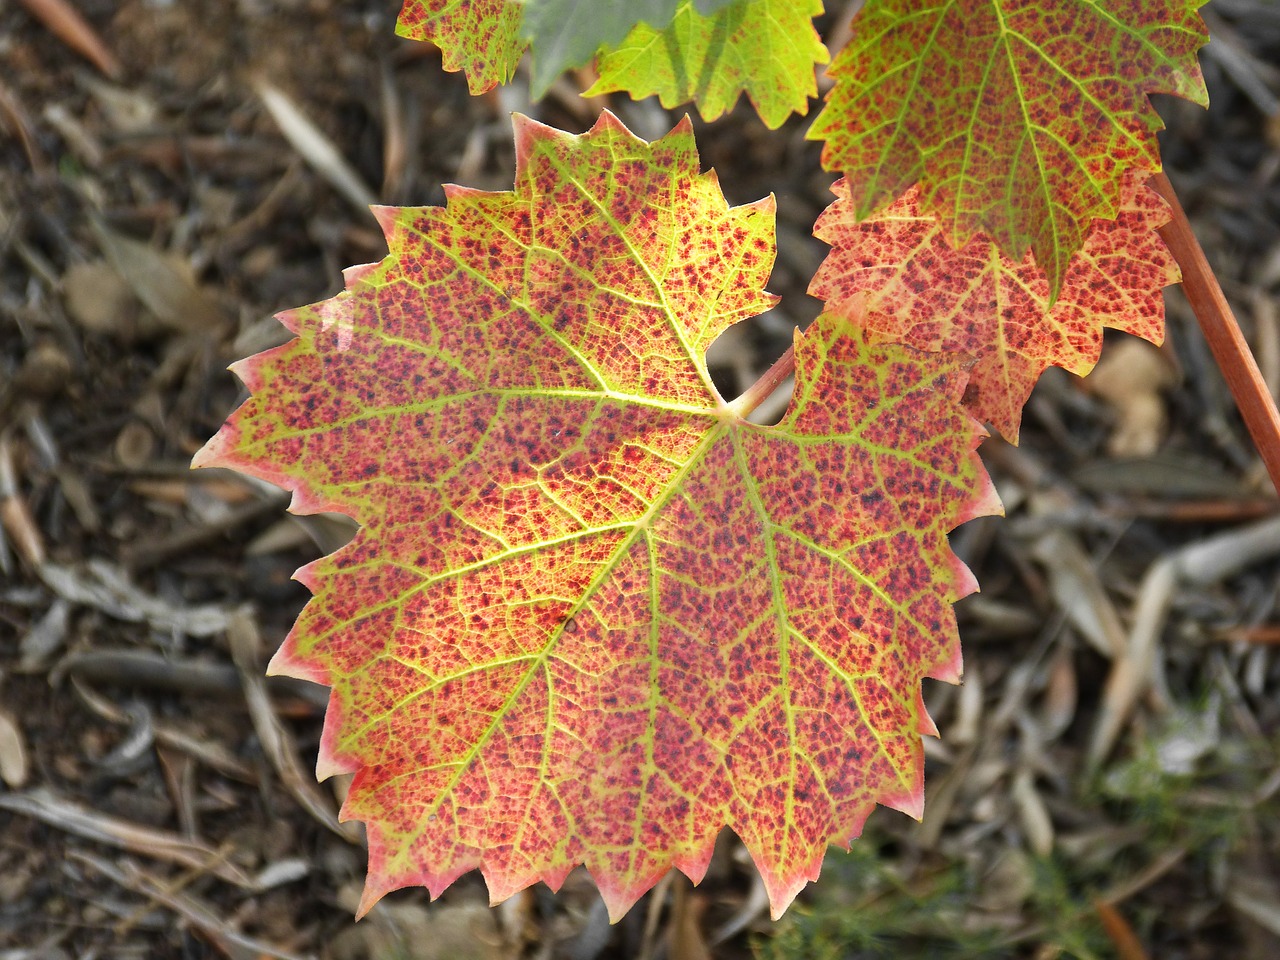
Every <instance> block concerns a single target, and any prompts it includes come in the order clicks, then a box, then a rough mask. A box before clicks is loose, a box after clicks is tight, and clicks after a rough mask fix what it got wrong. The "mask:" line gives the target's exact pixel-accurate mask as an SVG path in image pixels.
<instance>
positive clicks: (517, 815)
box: [195, 114, 997, 918]
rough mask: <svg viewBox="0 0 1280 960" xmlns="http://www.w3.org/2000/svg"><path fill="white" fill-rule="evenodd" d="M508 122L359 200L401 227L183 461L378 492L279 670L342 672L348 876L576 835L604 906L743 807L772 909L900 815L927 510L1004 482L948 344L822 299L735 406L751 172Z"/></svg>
mask: <svg viewBox="0 0 1280 960" xmlns="http://www.w3.org/2000/svg"><path fill="white" fill-rule="evenodd" d="M517 155H518V158H519V159H518V164H517V174H516V188H515V190H514V192H505V193H482V192H479V191H475V190H468V189H464V188H459V187H450V188H448V190H447V197H448V202H447V205H446V207H444V208H425V209H405V210H394V209H389V208H383V209H381V210H380V211H379V217H380V218H381V221H382V223H383V225H384V229H385V231H386V234H387V239H388V243H389V246H390V255H389V256H388V257H387V258H386V259H385V260H383V261H382V262H381V263H379V264H376V265H370V266H365V267H359V268H355V269H353V270H351V271H349V272H348V274H347V289H346V291H345V292H344V293H341V294H339V295H338V296H337V297H335V298H334V299H332V300H328V301H325V302H324V303H320V304H317V305H314V306H311V307H305V308H302V309H298V310H294V311H290V312H288V313H286V314H284V315H283V317H282V319H283V320H284V322H285V323H286V324H287V325H288V326H289V327H290V329H292V330H293V331H294V332H296V333H297V335H298V336H297V339H295V340H293V341H291V342H290V343H288V344H285V345H284V346H282V347H279V348H277V349H274V350H271V351H268V352H266V353H264V354H260V355H258V356H257V357H254V358H252V359H251V360H248V361H245V362H243V363H241V364H239V365H238V366H237V368H236V369H237V372H238V373H239V374H240V376H241V377H242V378H243V379H244V381H245V383H246V384H247V385H248V386H249V388H250V389H251V391H252V393H253V396H252V397H251V398H250V399H249V400H248V401H247V402H246V403H245V404H244V405H243V406H242V407H241V408H240V409H239V410H238V411H237V412H236V413H235V414H234V415H233V416H232V418H231V419H230V420H229V422H228V423H227V424H226V425H225V426H224V427H223V428H222V430H221V431H220V432H219V433H218V434H217V436H215V437H214V438H213V439H212V440H211V441H210V442H209V444H208V445H207V446H206V447H205V448H204V450H202V451H201V452H200V453H199V454H198V455H197V457H196V460H195V463H196V465H197V466H207V465H215V464H216V465H221V466H229V467H235V468H237V469H239V470H242V471H245V472H247V473H250V474H253V475H256V476H258V477H262V478H265V479H267V480H270V481H272V482H274V483H277V484H280V485H281V486H284V487H287V488H289V489H291V490H293V492H294V499H293V509H294V510H295V511H299V512H311V511H318V510H337V511H342V512H345V513H348V514H350V515H351V516H352V517H354V518H355V519H356V520H358V521H359V522H360V523H361V524H362V525H363V526H362V529H361V531H360V532H359V534H358V535H357V536H356V538H355V539H354V540H353V541H352V542H351V543H350V544H349V545H348V546H346V547H344V548H343V549H341V550H339V551H338V552H337V553H335V554H334V555H332V556H330V557H327V558H324V559H322V560H320V561H317V562H316V563H314V564H311V565H309V566H307V567H305V568H303V570H301V571H300V572H299V576H300V578H301V579H302V580H303V582H304V583H306V584H307V585H308V586H309V587H310V588H311V590H312V591H313V593H314V598H313V599H312V600H311V602H310V604H309V605H308V606H307V607H306V609H305V610H304V612H303V613H302V615H301V616H300V618H299V620H298V622H297V624H296V625H295V627H294V629H293V631H292V632H291V633H290V634H289V637H288V638H287V639H286V641H285V644H284V646H283V647H282V648H281V650H280V652H279V653H278V654H277V656H276V658H275V660H274V661H273V669H275V670H276V671H278V672H285V673H289V674H292V675H294V676H299V677H306V678H309V679H312V680H315V681H318V682H320V683H325V684H329V685H330V686H332V688H333V691H332V696H331V700H330V708H329V711H328V714H327V716H326V720H325V730H324V736H323V740H322V743H321V754H320V760H319V772H320V773H321V775H329V774H333V773H338V772H343V771H354V772H355V778H354V781H353V783H352V785H351V789H350V793H349V796H348V798H347V801H346V803H345V806H344V808H343V810H344V816H345V817H348V818H355V819H359V820H363V821H365V822H366V823H367V824H368V836H369V877H368V883H367V886H366V892H365V897H364V900H363V908H364V909H367V908H368V907H369V906H370V905H372V904H373V903H374V902H376V901H377V900H378V898H379V897H380V896H382V895H383V894H384V893H386V892H387V891H389V890H392V889H395V888H397V887H402V886H407V885H412V884H423V885H425V886H427V887H428V888H429V889H430V890H431V892H432V894H433V895H435V894H439V893H440V891H441V890H442V889H443V888H444V887H446V886H448V884H449V883H451V882H452V881H453V880H454V879H455V878H456V877H457V876H459V875H460V874H461V873H463V872H464V871H467V870H470V869H472V868H475V867H479V868H480V869H481V870H482V871H483V873H484V876H485V879H486V881H487V882H488V884H489V889H490V892H491V894H492V896H493V898H494V900H495V901H496V900H501V899H502V898H504V897H506V896H508V895H510V894H511V893H513V892H514V891H516V890H519V889H521V888H523V887H525V886H527V885H528V884H530V883H533V882H535V881H537V880H545V881H546V882H547V883H548V884H550V885H551V886H552V887H553V888H554V887H556V886H558V885H559V884H560V883H561V882H562V881H563V880H564V878H565V876H566V875H567V874H568V872H569V871H570V869H571V868H572V867H573V866H574V865H575V864H578V863H585V864H586V865H587V866H588V867H589V868H590V870H591V872H592V874H593V875H594V877H595V879H596V882H597V883H598V885H599V887H600V889H601V892H602V893H603V895H604V897H605V900H606V902H607V903H608V906H609V910H610V912H611V915H612V916H614V917H615V918H616V917H618V916H619V915H620V914H621V913H622V912H623V911H625V910H626V908H627V907H628V906H629V905H630V904H631V903H632V902H634V901H635V899H636V898H637V897H639V896H640V895H641V894H642V893H643V892H644V891H645V890H647V889H648V888H649V887H650V886H652V884H653V883H654V882H655V881H656V880H657V879H658V877H660V876H661V875H662V874H663V873H664V872H665V871H666V870H668V869H669V868H670V867H672V866H675V867H678V868H679V869H681V870H683V871H684V872H685V873H687V874H688V875H689V876H690V877H692V878H694V879H695V880H696V879H698V878H700V877H701V876H702V874H703V872H704V871H705V869H706V867H707V864H708V861H709V859H710V857H711V852H712V845H713V843H714V840H715V838H716V835H717V833H718V832H719V831H720V830H721V828H722V827H724V826H726V825H727V826H729V827H731V828H732V829H733V830H735V831H736V832H737V833H738V834H739V836H741V837H742V839H743V841H744V842H745V843H746V845H747V847H748V849H749V850H750V851H751V853H752V855H753V856H754V857H755V860H756V863H757V864H758V866H759V869H760V871H761V873H762V875H763V877H764V879H765V883H766V885H767V886H768V889H769V894H770V897H771V899H772V903H773V908H774V911H775V913H780V912H781V911H782V910H783V909H784V908H785V907H786V905H787V904H788V903H789V902H790V900H791V899H792V898H793V897H794V896H795V894H796V892H797V891H798V890H799V889H800V888H801V887H802V886H803V885H804V884H805V882H806V881H808V880H810V879H813V878H814V877H816V875H817V872H818V868H819V865H820V863H821V861H822V857H823V852H824V850H825V849H826V847H827V845H828V844H829V843H833V842H834V843H847V842H848V841H849V840H850V839H851V838H852V837H854V836H855V835H856V834H857V833H858V832H859V829H860V827H861V824H862V822H863V820H864V819H865V817H866V816H867V814H868V812H869V811H870V810H871V808H872V807H873V805H874V804H875V803H876V802H880V803H885V804H889V805H891V806H894V807H897V808H899V809H902V810H905V811H908V812H910V813H912V814H914V815H919V813H920V809H921V803H922V785H921V774H922V765H923V757H922V751H921V744H920V734H921V733H922V732H932V730H933V727H932V724H931V722H930V720H929V718H928V716H927V714H926V713H925V711H924V708H923V705H922V703H921V699H920V683H921V679H922V678H923V677H925V676H939V677H944V678H951V679H954V678H955V677H956V676H957V675H958V672H959V663H960V657H959V649H958V644H957V640H956V634H955V621H954V617H953V613H952V608H951V603H952V602H953V601H954V600H955V599H957V598H958V597H960V596H962V595H964V594H966V593H968V592H969V591H970V590H971V589H972V587H973V584H972V580H971V578H970V576H969V573H968V571H967V570H966V569H965V568H964V567H963V565H962V564H961V563H960V562H959V561H958V560H957V559H956V558H955V556H954V555H953V554H952V553H951V551H950V549H949V547H948V545H947V539H946V533H947V531H948V530H949V529H950V528H952V527H953V526H955V525H956V524H958V523H960V522H962V521H964V520H966V519H968V518H970V517H972V516H975V515H979V514H985V513H989V512H991V511H993V510H995V509H997V504H996V502H995V499H994V495H993V493H992V491H991V487H990V483H989V481H988V479H987V478H986V475H985V473H984V472H983V470H982V467H981V465H980V463H979V461H978V459H977V457H976V455H975V453H974V447H975V445H976V444H977V442H978V439H979V437H980V435H981V431H980V429H979V427H978V426H977V424H976V423H975V422H974V421H973V420H972V419H971V418H969V417H968V415H967V414H965V413H964V412H963V410H962V409H961V408H960V407H959V405H958V399H959V395H960V394H961V392H962V391H963V388H964V382H965V374H964V372H963V370H962V369H959V368H958V367H957V366H956V364H955V362H954V361H949V360H944V359H940V358H939V357H937V356H930V355H926V354H919V353H915V352H912V351H911V350H909V349H908V348H905V347H902V346H897V345H876V346H869V345H867V344H866V343H864V342H863V340H862V338H861V336H860V335H859V334H858V333H857V332H856V331H855V330H852V329H851V328H850V327H849V325H848V324H846V323H844V322H843V321H840V320H838V319H837V318H834V317H830V316H824V317H822V318H820V319H819V320H818V321H816V322H815V324H814V325H813V326H812V327H811V328H810V329H809V330H808V332H806V333H805V335H804V336H803V337H799V338H798V339H797V347H796V349H797V362H796V371H797V387H796V398H795V401H794V403H793V406H792V408H791V410H790V411H789V413H788V414H787V415H786V417H785V418H784V419H783V421H782V422H781V423H780V424H778V425H777V426H775V427H761V426H754V425H752V424H749V423H747V422H746V421H745V420H743V419H742V418H741V417H740V416H739V413H740V412H741V411H740V410H739V409H737V408H735V407H734V405H732V404H727V403H725V402H724V401H723V400H721V398H720V397H719V396H718V395H717V393H716V391H715V389H714V387H713V386H712V383H711V381H710V379H709V377H708V374H707V368H706V364H705V361H704V354H705V351H706V349H707V347H708V345H709V344H710V343H711V342H712V341H713V340H714V339H715V338H716V337H717V336H718V335H719V334H720V333H721V332H722V331H723V330H725V328H726V327H728V326H729V325H731V324H732V323H734V322H736V321H738V320H740V319H742V318H745V317H748V316H751V315H754V314H756V313H759V312H760V311H762V310H764V309H766V308H767V307H768V306H769V305H770V304H771V303H772V302H773V298H772V297H771V296H770V295H768V294H766V293H765V292H764V291H763V285H764V283H765V280H766V278H767V275H768V272H769V269H770V266H771V264H772V260H773V225H772V213H773V204H772V201H771V200H765V201H760V202H758V203H754V204H750V205H748V206H743V207H734V208H730V207H729V206H728V205H727V204H726V202H725V200H724V197H723V195H722V194H721V192H720V188H719V184H718V181H717V180H716V177H715V174H714V172H709V173H700V172H699V166H698V156H697V152H696V149H695V146H694V142H693V136H692V133H691V128H690V125H689V123H688V120H687V119H686V120H685V121H684V122H683V123H681V124H680V125H679V126H678V127H677V128H676V129H675V130H674V131H672V132H671V133H670V134H668V135H667V136H666V137H664V138H662V139H661V140H658V141H656V142H654V143H653V144H647V143H645V142H643V141H641V140H638V139H636V138H635V137H634V136H632V135H631V134H630V133H629V132H628V131H627V130H626V129H625V128H623V127H622V125H621V124H620V123H619V122H618V121H617V120H616V119H614V118H613V117H612V116H611V115H609V114H605V115H604V116H603V117H602V118H601V120H600V122H599V123H598V124H597V125H596V126H595V127H594V128H593V129H592V130H591V131H590V132H589V133H587V134H585V135H583V136H580V137H575V136H570V135H567V134H562V133H559V132H557V131H553V130H551V129H549V128H547V127H543V126H540V125H538V124H535V123H533V122H532V121H529V120H524V119H518V120H517Z"/></svg>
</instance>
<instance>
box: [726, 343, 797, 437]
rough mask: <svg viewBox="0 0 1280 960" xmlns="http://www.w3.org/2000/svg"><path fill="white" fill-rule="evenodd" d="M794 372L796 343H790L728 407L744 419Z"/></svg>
mask: <svg viewBox="0 0 1280 960" xmlns="http://www.w3.org/2000/svg"><path fill="white" fill-rule="evenodd" d="M795 372H796V345H795V343H792V344H791V346H789V347H787V352H786V353H784V354H783V355H782V356H780V357H779V358H778V359H777V360H775V361H774V362H773V366H771V367H770V368H769V369H768V370H766V371H765V372H764V373H762V374H761V375H760V379H759V380H757V381H756V382H755V383H753V384H752V385H751V386H749V387H747V389H746V390H745V391H743V393H742V396H740V397H738V399H736V400H734V401H733V403H731V404H729V409H730V410H732V411H733V412H734V413H735V414H737V415H738V416H739V417H742V418H743V419H744V420H745V419H746V418H747V416H748V415H749V414H750V413H751V411H752V410H754V409H755V408H756V407H758V406H760V404H762V403H764V402H765V401H766V400H768V399H769V396H770V395H771V394H772V393H773V391H775V390H777V389H778V387H779V386H780V385H781V383H782V381H783V380H786V379H787V377H789V376H791V375H792V374H793V373H795Z"/></svg>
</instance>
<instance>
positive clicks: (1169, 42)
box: [810, 0, 1209, 291]
mask: <svg viewBox="0 0 1280 960" xmlns="http://www.w3.org/2000/svg"><path fill="white" fill-rule="evenodd" d="M1202 3H1203V0H1106V2H1103V0H1053V2H1051V3H1046V2H1044V0H946V2H941V3H933V4H922V3H919V2H918V0H867V4H866V6H865V7H863V9H862V11H861V12H860V13H859V14H858V17H857V19H856V20H855V22H854V38H853V40H852V41H851V42H850V43H849V45H848V46H847V47H846V48H845V49H844V50H843V51H842V52H841V53H840V54H839V55H838V56H837V57H836V59H835V62H834V63H833V64H832V66H831V68H830V70H829V71H828V75H829V76H831V77H832V78H834V79H835V81H836V83H835V86H834V87H833V88H832V90H831V93H830V94H829V95H828V100H827V105H826V107H825V108H824V109H823V112H822V113H821V114H820V115H819V117H818V119H817V121H816V122H815V124H814V126H813V128H812V130H811V131H810V136H812V137H813V138H815V139H820V140H825V141H826V147H825V149H824V151H823V164H824V166H826V167H827V169H829V170H838V171H840V172H842V173H844V174H845V176H846V177H847V178H848V180H849V196H850V198H851V202H852V206H853V209H854V211H855V213H856V215H857V216H858V217H859V218H861V217H865V216H868V215H869V214H870V213H872V211H874V210H875V209H876V208H878V207H881V206H883V205H884V204H885V203H886V202H888V201H889V200H891V199H892V198H894V197H897V196H899V195H901V194H902V193H903V192H904V191H905V190H906V189H907V188H908V187H910V186H912V185H913V184H915V183H917V182H919V184H920V194H919V199H918V203H919V206H920V209H921V210H922V211H923V212H925V213H928V214H931V215H934V216H936V217H938V218H939V219H940V220H941V221H942V223H943V226H944V228H945V230H946V231H947V234H948V236H949V237H950V238H951V240H952V242H953V243H954V244H955V245H956V246H962V245H963V244H965V243H967V242H968V240H969V239H970V238H971V237H973V236H974V235H975V234H976V233H985V234H986V235H987V236H989V237H992V238H993V239H994V240H995V241H996V242H997V243H998V244H999V245H1000V247H1001V249H1002V250H1003V251H1004V252H1005V253H1006V254H1007V255H1008V256H1009V257H1010V258H1011V259H1013V260H1015V261H1021V260H1022V258H1023V255H1024V254H1025V253H1026V252H1027V250H1028V249H1029V250H1031V251H1032V252H1033V253H1034V254H1035V258H1036V262H1037V263H1039V264H1040V265H1041V266H1042V267H1043V268H1044V270H1045V273H1046V274H1047V275H1048V277H1049V282H1050V285H1051V287H1052V288H1053V289H1054V290H1055V291H1056V290H1057V288H1058V287H1059V285H1060V284H1061V283H1062V280H1063V278H1064V277H1065V275H1066V271H1067V266H1068V264H1069V263H1070V261H1071V257H1072V256H1073V255H1074V254H1075V252H1076V251H1077V250H1079V249H1080V247H1081V245H1082V244H1083V243H1084V238H1085V235H1086V234H1087V233H1088V231H1089V228H1090V225H1091V222H1092V221H1093V220H1094V219H1095V218H1108V219H1109V218H1112V217H1114V216H1115V215H1116V212H1117V210H1118V209H1119V204H1120V192H1121V184H1122V180H1123V177H1122V174H1124V173H1125V172H1126V171H1128V170H1130V169H1136V170H1140V171H1145V172H1148V173H1150V172H1154V171H1157V170H1159V169H1160V155H1159V148H1158V145H1157V143H1156V137H1155V133H1156V131H1157V130H1159V129H1160V128H1161V126H1162V124H1161V122H1160V117H1159V116H1158V115H1157V114H1156V112H1155V109H1154V108H1153V107H1152V106H1151V104H1150V102H1149V101H1148V98H1147V94H1148V93H1153V92H1167V93H1174V94H1177V95H1179V96H1182V97H1186V98H1187V99H1190V100H1194V101H1196V102H1197V103H1206V102H1207V97H1206V94H1205V90H1204V82H1203V80H1202V78H1201V75H1200V69H1199V66H1198V65H1197V63H1196V58H1195V53H1196V50H1197V49H1198V48H1199V47H1201V46H1202V45H1203V44H1204V43H1206V42H1207V41H1208V39H1209V35H1208V32H1207V30H1206V29H1205V26H1204V23H1203V21H1202V20H1201V19H1200V16H1199V14H1197V13H1196V10H1197V8H1198V7H1200V6H1201V4H1202Z"/></svg>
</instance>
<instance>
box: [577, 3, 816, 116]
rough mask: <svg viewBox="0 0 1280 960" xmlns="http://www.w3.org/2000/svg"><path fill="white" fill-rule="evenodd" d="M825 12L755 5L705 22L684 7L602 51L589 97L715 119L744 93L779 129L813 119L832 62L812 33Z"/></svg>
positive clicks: (689, 5) (734, 7)
mask: <svg viewBox="0 0 1280 960" xmlns="http://www.w3.org/2000/svg"><path fill="white" fill-rule="evenodd" d="M821 12H822V3H821V0H751V2H749V3H735V4H733V5H732V6H729V7H727V8H726V9H724V10H721V11H720V12H719V13H717V14H716V15H714V16H704V15H703V14H702V13H700V12H699V11H698V10H697V9H695V7H694V4H693V3H691V2H688V0H686V2H684V3H682V4H680V7H679V9H678V10H677V11H676V14H675V17H674V19H673V20H672V21H671V23H670V24H669V25H668V26H667V27H665V28H662V29H658V28H655V27H652V26H650V25H648V24H640V25H639V26H637V27H636V28H635V29H634V30H632V31H631V33H630V34H628V35H627V38H626V39H625V40H623V41H622V42H621V43H620V44H619V45H618V46H616V47H614V48H611V49H608V50H603V51H601V53H600V56H599V58H598V60H597V63H596V69H597V70H598V71H599V73H600V79H599V81H598V82H597V83H596V84H595V86H593V87H592V88H591V89H590V90H588V91H587V95H588V96H591V95H595V94H599V93H610V92H612V91H615V90H624V91H626V92H627V93H629V94H630V95H631V96H632V97H637V98H638V97H645V96H649V95H650V94H657V95H658V97H659V98H660V99H661V101H662V105H663V106H664V107H668V108H670V107H674V106H677V105H678V104H681V103H688V102H690V101H693V102H695V103H696V104H697V106H698V111H699V112H700V113H701V114H702V117H703V119H705V120H714V119H716V118H717V117H719V116H721V115H722V114H724V113H726V112H728V111H729V110H730V109H732V107H733V105H734V103H735V102H736V101H737V99H738V95H739V94H740V93H742V92H744V91H745V92H746V94H747V96H748V97H749V98H750V99H751V102H752V103H753V104H754V105H755V108H756V111H757V112H758V113H759V114H760V118H761V119H762V120H763V121H764V122H765V124H766V125H767V126H769V127H770V128H776V127H778V126H780V125H781V124H782V122H783V121H784V120H786V119H787V117H788V116H790V115H791V114H792V113H793V112H794V113H800V114H805V113H808V111H809V102H808V101H809V98H810V97H815V96H817V94H818V88H817V81H816V78H815V76H814V66H815V65H816V64H820V63H826V62H827V59H828V56H827V48H826V47H824V46H823V45H822V41H821V39H820V38H819V37H818V34H817V32H816V31H815V30H814V29H813V17H814V16H816V15H817V14H820V13H821Z"/></svg>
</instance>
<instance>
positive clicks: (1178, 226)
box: [1150, 173, 1280, 490]
mask: <svg viewBox="0 0 1280 960" xmlns="http://www.w3.org/2000/svg"><path fill="white" fill-rule="evenodd" d="M1150 183H1151V186H1153V187H1155V189H1156V191H1157V192H1158V193H1159V194H1160V196H1162V197H1164V199H1165V202H1167V203H1168V204H1169V209H1170V211H1171V212H1172V214H1173V219H1172V220H1170V221H1169V222H1168V223H1167V224H1165V225H1164V226H1163V227H1161V228H1160V231H1159V232H1160V236H1161V237H1162V238H1163V239H1164V242H1165V244H1167V245H1168V247H1169V252H1170V253H1172V254H1173V258H1174V259H1175V260H1177V261H1178V266H1180V267H1181V268H1182V290H1183V292H1184V293H1186V295H1187V300H1189V301H1190V302H1191V309H1192V310H1193V311H1195V315H1196V319H1197V320H1198V321H1200V329H1201V330H1203V331H1204V338H1205V340H1207V341H1208V342H1209V349H1210V350H1211V351H1212V352H1213V358H1214V360H1216V361H1217V362H1218V368H1219V369H1220V370H1221V371H1222V375H1223V377H1224V378H1226V381H1227V386H1228V387H1230V388H1231V395H1232V396H1233V397H1235V400H1236V406H1237V407H1239V408H1240V413H1241V415H1242V416H1243V417H1244V423H1245V426H1246V427H1248V428H1249V434H1250V436H1252V437H1253V442H1254V445H1255V446H1256V447H1257V448H1258V453H1260V454H1261V455H1262V462H1263V463H1265V464H1266V466H1267V473H1268V474H1270V475H1271V482H1272V483H1273V484H1274V485H1275V487H1276V489H1277V490H1280V411H1277V410H1276V402H1275V399H1274V398H1273V397H1272V396H1271V391H1270V390H1268V389H1267V384H1266V381H1265V380H1263V379H1262V374H1261V373H1260V372H1259V371H1258V364H1257V361H1256V360H1254V359H1253V352H1252V351H1251V350H1250V349H1249V344H1248V343H1247V342H1246V341H1245V338H1244V334H1243V333H1241V332H1240V325H1239V324H1238V323H1236V318H1235V315H1234V314H1233V313H1232V312H1231V307H1230V305H1228V303H1227V298H1226V296H1225V295H1224V294H1223V293H1222V287H1221V286H1220V285H1219V284H1218V278H1217V277H1216V276H1214V273H1213V268H1212V267H1210V266H1209V261H1208V260H1207V259H1206V258H1205V255H1204V250H1202V249H1201V247H1200V243H1199V241H1198V240H1196V237H1195V234H1194V233H1192V232H1191V224H1190V223H1188V222H1187V215H1186V213H1185V212H1184V211H1183V209H1182V204H1180V203H1179V202H1178V196H1177V194H1175V193H1174V192H1173V184H1171V183H1170V182H1169V178H1168V177H1166V176H1165V175H1164V174H1163V173H1157V174H1156V175H1155V176H1154V177H1152V178H1151V181H1150Z"/></svg>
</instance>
